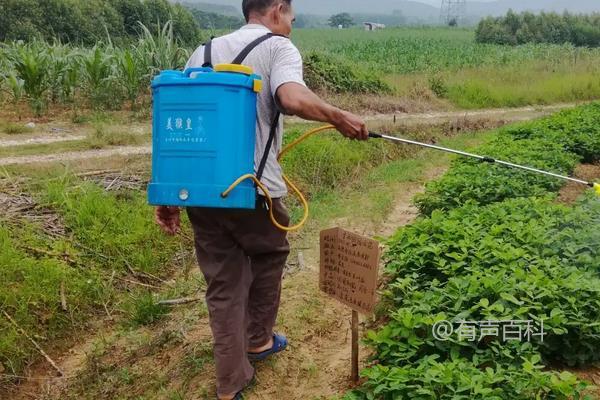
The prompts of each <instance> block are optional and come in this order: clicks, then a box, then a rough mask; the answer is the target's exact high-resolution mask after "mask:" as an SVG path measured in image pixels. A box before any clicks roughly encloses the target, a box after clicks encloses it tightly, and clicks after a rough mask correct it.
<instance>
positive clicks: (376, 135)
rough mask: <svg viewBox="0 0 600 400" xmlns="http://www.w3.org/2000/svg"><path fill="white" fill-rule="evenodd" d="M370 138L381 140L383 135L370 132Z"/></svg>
mask: <svg viewBox="0 0 600 400" xmlns="http://www.w3.org/2000/svg"><path fill="white" fill-rule="evenodd" d="M369 137H370V138H373V139H381V138H383V136H382V135H381V133H375V132H369Z"/></svg>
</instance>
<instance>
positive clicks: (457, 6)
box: [440, 0, 467, 26]
mask: <svg viewBox="0 0 600 400" xmlns="http://www.w3.org/2000/svg"><path fill="white" fill-rule="evenodd" d="M466 16H467V0H442V9H441V14H440V22H442V23H443V24H444V25H447V26H458V25H462V24H464V23H465V19H466Z"/></svg>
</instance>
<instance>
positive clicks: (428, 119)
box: [286, 103, 579, 124]
mask: <svg viewBox="0 0 600 400" xmlns="http://www.w3.org/2000/svg"><path fill="white" fill-rule="evenodd" d="M577 105H579V103H562V104H553V105H549V106H530V107H518V108H492V109H485V110H474V111H443V112H429V113H392V114H374V115H366V116H365V117H364V118H365V119H366V120H367V121H374V120H377V121H396V122H397V123H406V124H417V123H419V124H423V123H429V124H437V123H441V122H450V121H454V120H457V119H502V120H505V121H515V122H516V121H526V120H530V119H535V118H540V117H543V116H545V115H548V114H552V113H554V112H557V111H560V110H564V109H568V108H573V107H576V106H577ZM286 121H287V122H290V123H296V122H306V121H304V120H303V119H301V118H297V117H289V118H287V119H286Z"/></svg>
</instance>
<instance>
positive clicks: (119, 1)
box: [111, 0, 150, 35]
mask: <svg viewBox="0 0 600 400" xmlns="http://www.w3.org/2000/svg"><path fill="white" fill-rule="evenodd" d="M111 3H112V6H113V7H114V8H115V9H116V10H117V11H118V12H119V13H120V14H121V16H122V17H123V24H124V28H125V33H127V34H128V35H136V34H138V33H139V31H140V24H139V22H141V23H142V24H144V25H148V24H149V23H150V12H149V11H148V8H146V6H145V5H144V3H143V2H142V0H111Z"/></svg>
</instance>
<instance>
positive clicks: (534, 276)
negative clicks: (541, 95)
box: [346, 104, 600, 400]
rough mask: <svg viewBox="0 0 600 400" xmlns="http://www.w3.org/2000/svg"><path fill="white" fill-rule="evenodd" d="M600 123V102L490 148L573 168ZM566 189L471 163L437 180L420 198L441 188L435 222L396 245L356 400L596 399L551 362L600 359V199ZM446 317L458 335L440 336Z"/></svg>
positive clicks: (396, 239)
mask: <svg viewBox="0 0 600 400" xmlns="http://www.w3.org/2000/svg"><path fill="white" fill-rule="evenodd" d="M598 119H600V105H599V104H592V105H588V106H584V107H580V108H578V109H575V110H571V111H567V112H562V113H559V114H558V115H555V116H553V117H550V118H547V119H544V120H541V121H538V122H534V123H530V124H525V125H520V126H518V127H513V128H508V129H505V130H503V131H502V132H501V133H500V135H499V137H498V139H497V140H496V142H494V143H492V144H490V145H488V146H486V148H485V149H484V150H491V149H494V148H496V149H497V150H498V152H499V153H500V152H501V151H503V152H504V153H503V155H506V156H515V157H523V158H522V160H521V161H528V162H533V161H535V160H539V166H547V167H554V168H555V169H559V170H561V169H562V170H563V171H564V172H568V171H569V170H571V169H572V168H573V166H574V165H575V163H576V162H577V161H578V160H586V161H593V160H597V156H598V154H599V153H598V152H597V151H596V150H594V149H595V148H596V149H597V147H595V146H597V145H598V143H597V137H598V132H597V131H594V129H597V128H595V127H594V123H593V121H594V120H595V121H598ZM597 125H598V124H597V123H596V126H597ZM586 127H587V128H588V130H586ZM594 132H595V133H594ZM544 141H545V144H547V145H548V146H547V147H544V146H543V145H542V144H543V143H542V142H544ZM552 143H554V145H552V146H550V144H552ZM594 151H595V152H594ZM465 168H467V170H466V171H468V173H469V176H468V177H465V178H464V182H462V181H460V178H461V176H462V175H461V174H462V173H464V171H465ZM469 168H471V170H469ZM477 171H478V172H477ZM468 178H470V179H468ZM467 181H471V182H473V184H472V185H471V186H468V185H467ZM513 181H519V182H520V183H519V184H518V185H516V186H511V188H512V189H511V190H514V192H511V191H508V192H505V191H504V190H503V187H504V186H506V185H511V183H512V182H513ZM442 182H445V184H444V188H445V189H444V190H448V191H452V190H454V186H453V184H459V185H461V184H462V187H461V188H460V190H459V191H458V192H456V193H455V194H456V195H457V196H458V197H459V198H460V199H461V201H458V202H457V201H454V194H451V193H446V192H444V191H443V190H440V183H442ZM488 186H489V187H490V189H488ZM526 186H530V187H531V191H529V192H527V191H526V190H524V189H523V188H525V187H526ZM559 187H560V185H558V184H556V183H555V182H551V181H540V180H538V178H537V177H533V176H531V175H513V172H512V171H510V170H507V169H499V168H495V167H494V166H483V165H478V164H471V163H468V162H466V161H456V163H455V164H454V166H453V167H452V168H451V170H450V171H449V173H448V174H447V175H446V176H445V177H443V178H442V179H441V180H440V181H438V182H437V183H435V184H433V185H431V186H430V189H429V191H428V193H427V194H426V195H425V196H424V197H423V198H421V203H420V204H421V205H422V204H424V203H423V199H424V198H431V197H432V196H433V195H435V196H437V197H436V199H435V202H430V203H427V204H430V205H431V206H430V207H429V208H427V211H429V216H425V217H423V218H421V219H419V220H418V221H417V222H416V223H414V224H413V225H411V226H408V227H405V228H403V229H400V230H399V231H398V232H397V233H396V234H395V235H394V236H393V237H392V238H390V240H389V243H388V245H389V249H388V251H387V253H386V259H387V265H386V275H387V277H388V280H387V281H388V285H387V288H386V290H385V291H384V296H383V297H384V299H383V302H382V308H381V311H380V314H382V315H381V317H383V318H382V320H383V321H385V323H384V324H383V325H382V326H381V327H380V328H379V329H378V330H377V331H370V332H369V333H368V334H367V342H368V343H369V344H370V345H371V346H372V347H373V348H374V349H375V355H374V356H373V363H372V366H371V367H369V368H367V369H366V370H365V371H363V376H364V377H365V378H366V382H365V384H364V385H363V386H362V387H361V388H360V389H359V390H356V391H354V392H351V393H349V394H348V395H347V396H346V398H347V399H386V400H387V399H404V398H405V399H465V400H466V399H481V400H483V399H496V400H500V399H507V400H508V399H511V400H514V399H517V400H519V399H522V400H526V399H571V398H573V399H581V398H585V396H584V392H585V390H586V384H585V383H583V382H580V381H578V379H577V377H576V376H574V375H573V374H571V373H569V372H566V371H563V372H561V373H558V372H553V371H548V369H547V366H558V367H559V366H561V365H563V366H564V365H570V366H585V365H589V364H590V363H593V362H597V361H598V360H599V359H600V354H599V353H598V352H597V351H596V350H595V349H597V348H598V346H600V341H599V339H598V338H599V337H600V275H599V270H598V265H599V262H600V235H598V233H597V230H596V229H594V226H595V225H597V224H598V223H599V222H600V202H599V201H598V199H597V198H595V197H593V196H592V195H591V194H589V195H586V196H584V198H583V199H581V200H580V201H579V202H578V203H577V204H576V205H575V206H573V207H568V206H564V205H560V204H556V203H555V202H553V201H552V197H553V196H552V194H549V195H548V194H547V193H548V192H552V191H557V190H558V188H559ZM432 188H434V189H435V190H436V191H435V193H434V192H433V189H432ZM517 189H518V190H517ZM494 192H500V193H501V195H497V196H492V195H491V193H494ZM544 193H546V195H544ZM444 201H446V202H447V203H445V202H444ZM434 204H435V206H434ZM446 210H449V211H446ZM444 321H447V322H448V323H449V324H450V325H449V326H450V327H451V328H452V329H454V330H451V331H452V332H453V333H454V335H451V336H447V337H446V336H444V337H440V335H439V333H440V332H439V331H438V330H437V327H438V326H439V325H440V324H443V323H445V322H444ZM519 321H520V322H519ZM525 322H526V323H527V326H528V327H529V329H530V330H529V333H528V334H527V332H526V331H525V329H528V328H523V327H520V328H519V330H520V333H521V334H522V335H520V337H519V338H518V339H517V340H515V339H516V338H514V337H513V338H512V340H511V339H507V338H506V336H504V332H506V331H505V330H504V329H506V325H507V324H510V323H512V325H513V326H512V329H513V331H514V329H515V326H516V325H518V324H519V323H525ZM486 324H487V325H486ZM446 326H448V325H446ZM492 327H495V332H494V331H493V330H490V329H491V328H492ZM476 328H478V329H477V330H476V331H475V332H473V330H474V329H476ZM449 329H450V328H449ZM485 329H487V330H485ZM521 329H522V331H521ZM457 332H458V333H457ZM533 332H537V333H539V334H542V336H540V337H536V335H535V333H533ZM532 333H533V334H532ZM538 336H539V335H538Z"/></svg>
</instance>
